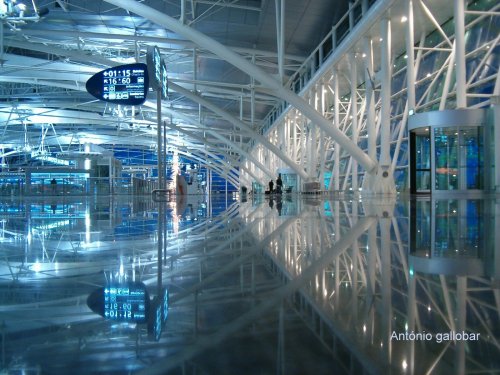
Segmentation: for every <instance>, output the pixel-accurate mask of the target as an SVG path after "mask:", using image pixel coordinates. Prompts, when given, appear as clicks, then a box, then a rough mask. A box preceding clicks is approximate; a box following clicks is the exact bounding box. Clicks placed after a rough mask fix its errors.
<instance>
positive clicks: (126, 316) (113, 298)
mask: <svg viewBox="0 0 500 375" xmlns="http://www.w3.org/2000/svg"><path fill="white" fill-rule="evenodd" d="M146 298H148V297H147V293H146V286H145V285H144V284H142V283H125V284H123V283H122V284H110V285H108V286H106V287H105V288H104V317H105V318H106V319H111V320H118V321H134V322H143V321H146Z"/></svg>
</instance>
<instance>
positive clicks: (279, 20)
mask: <svg viewBox="0 0 500 375" xmlns="http://www.w3.org/2000/svg"><path fill="white" fill-rule="evenodd" d="M275 3H276V35H277V38H276V39H277V44H278V46H277V47H278V75H279V77H280V81H281V82H283V78H284V76H285V73H284V72H285V69H284V65H285V62H284V61H285V0H275Z"/></svg>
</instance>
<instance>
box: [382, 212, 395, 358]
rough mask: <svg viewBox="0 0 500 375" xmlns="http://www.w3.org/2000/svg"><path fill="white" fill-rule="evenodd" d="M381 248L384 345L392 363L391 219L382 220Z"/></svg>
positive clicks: (386, 354) (384, 350)
mask: <svg viewBox="0 0 500 375" xmlns="http://www.w3.org/2000/svg"><path fill="white" fill-rule="evenodd" d="M380 238H381V246H382V248H381V249H380V254H381V256H380V258H381V263H382V264H381V269H380V274H381V284H382V285H381V293H382V343H383V345H384V348H383V353H384V355H385V359H386V361H387V362H388V363H390V362H391V339H390V338H391V333H392V332H391V331H392V301H391V292H392V284H391V219H390V218H383V219H380Z"/></svg>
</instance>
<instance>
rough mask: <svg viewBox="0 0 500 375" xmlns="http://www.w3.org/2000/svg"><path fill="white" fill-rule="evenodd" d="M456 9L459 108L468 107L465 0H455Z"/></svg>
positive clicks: (456, 62) (456, 60) (456, 61)
mask: <svg viewBox="0 0 500 375" xmlns="http://www.w3.org/2000/svg"><path fill="white" fill-rule="evenodd" d="M454 11H455V64H456V80H457V87H456V89H457V108H466V107H467V86H466V84H465V71H466V70H465V0H454ZM450 63H451V62H450Z"/></svg>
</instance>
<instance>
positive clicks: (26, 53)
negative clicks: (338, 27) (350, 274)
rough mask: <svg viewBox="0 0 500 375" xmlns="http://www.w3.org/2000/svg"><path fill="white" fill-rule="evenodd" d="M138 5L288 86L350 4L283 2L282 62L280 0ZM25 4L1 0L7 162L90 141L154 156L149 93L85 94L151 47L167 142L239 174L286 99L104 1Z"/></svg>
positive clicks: (1, 99)
mask: <svg viewBox="0 0 500 375" xmlns="http://www.w3.org/2000/svg"><path fill="white" fill-rule="evenodd" d="M134 3H138V4H139V3H140V4H141V5H144V6H147V7H148V8H151V9H152V10H157V11H159V12H161V13H163V14H165V15H167V16H169V17H172V18H174V19H176V20H179V23H181V22H182V23H183V24H184V25H185V26H189V27H190V28H192V29H194V30H196V31H198V32H201V33H203V34H204V35H206V36H208V37H209V38H211V39H213V40H215V41H217V42H219V43H221V44H222V45H224V46H225V47H228V48H229V49H230V50H231V51H233V52H236V53H237V54H238V55H239V56H241V57H243V58H244V59H245V60H247V61H248V62H251V63H254V64H255V65H256V66H257V67H259V68H261V69H262V70H263V71H264V72H266V73H267V74H269V75H271V76H273V77H275V78H277V79H279V78H278V74H279V73H280V69H279V67H280V66H281V67H282V70H281V73H282V74H283V77H282V79H283V81H285V80H286V79H287V77H290V76H291V75H292V74H293V73H294V72H295V71H296V70H297V69H298V68H299V67H300V65H301V63H302V62H303V61H304V60H305V58H306V57H307V56H308V55H309V54H310V52H311V51H312V50H313V49H314V47H315V46H316V45H317V44H318V43H319V42H320V41H321V39H322V38H323V36H324V35H325V34H326V33H327V32H328V31H329V30H330V29H331V26H332V24H333V23H334V22H335V21H336V19H338V18H339V17H340V16H341V15H342V14H344V13H345V11H346V9H347V4H348V3H347V1H340V2H337V1H321V2H317V1H312V0H308V1H303V0H286V2H285V3H284V10H285V12H284V14H283V19H284V20H285V23H284V33H283V35H284V37H283V38H281V40H282V42H281V43H283V45H284V48H283V53H282V54H281V56H283V60H282V61H281V63H280V61H279V60H280V59H279V56H280V54H278V52H277V51H278V41H279V40H280V38H278V37H277V35H278V33H279V30H280V28H279V27H278V28H277V25H278V26H279V25H280V17H277V16H276V14H277V13H278V15H279V14H280V12H281V9H282V7H281V1H280V0H276V1H274V0H241V1H240V0H234V1H230V0H172V1H166V0H163V1H162V0H147V1H140V2H134ZM20 4H21V3H20V2H18V3H17V4H15V3H12V2H8V4H7V5H6V9H5V10H3V11H0V14H2V16H1V19H2V23H1V25H2V30H1V31H2V33H1V34H0V42H1V46H0V47H1V56H0V58H1V67H0V124H1V125H2V126H1V131H2V136H1V141H0V147H1V149H2V156H3V157H4V156H5V155H11V154H12V153H25V152H30V151H31V150H33V149H34V148H38V149H39V150H40V152H48V153H51V154H52V155H57V154H58V153H59V154H60V153H64V152H67V151H69V150H72V149H81V147H82V145H84V144H85V143H92V144H97V145H101V146H103V147H104V148H108V149H110V148H114V147H121V146H124V147H131V148H134V149H137V148H139V149H144V150H152V151H154V150H155V147H156V134H157V132H156V123H157V117H156V100H155V93H154V92H152V91H150V93H149V95H148V100H147V102H146V103H145V104H144V105H142V106H138V107H125V106H118V105H110V104H109V103H105V102H100V101H98V100H96V99H95V98H93V97H92V96H91V95H90V94H88V93H87V92H86V91H85V82H86V81H87V79H88V78H90V76H91V75H93V74H94V73H96V72H98V71H100V70H103V69H106V68H108V67H110V66H113V65H118V64H127V63H132V62H145V61H146V52H147V49H148V47H149V46H157V47H158V48H159V49H160V51H161V54H162V57H163V59H164V60H165V61H166V63H167V69H168V71H169V82H170V83H169V98H168V100H166V101H163V103H162V106H163V109H162V112H163V119H164V120H166V121H165V122H166V124H167V126H168V127H169V129H170V130H169V132H168V135H167V138H168V144H169V147H178V148H180V149H182V150H184V151H185V152H187V154H188V155H189V154H193V155H194V154H196V155H198V156H202V158H203V157H204V158H206V155H207V153H208V152H211V153H212V154H213V155H219V156H221V155H222V158H223V160H224V161H227V162H228V163H231V165H233V166H235V167H237V166H238V160H239V157H240V155H241V154H242V153H245V152H246V151H248V147H249V146H248V143H249V141H250V140H251V139H252V138H254V136H255V134H256V132H257V131H258V129H259V127H260V122H261V120H262V119H263V118H264V117H265V116H266V114H267V113H269V111H270V110H271V109H272V108H273V107H274V106H275V105H276V104H278V103H279V102H280V101H281V100H280V99H279V98H277V97H276V96H274V95H273V94H272V92H271V91H270V90H268V89H265V88H264V87H263V85H261V83H259V82H257V81H255V80H254V79H252V78H251V77H250V76H249V75H248V74H246V73H243V72H242V71H241V70H239V69H238V68H236V67H235V66H234V65H231V64H230V63H228V62H227V61H224V59H222V58H220V57H218V56H217V55H216V54H215V53H214V51H211V50H208V49H206V48H203V47H200V46H198V45H195V44H194V43H193V42H192V41H190V40H187V39H186V38H184V37H183V36H181V35H179V34H176V33H174V32H172V31H170V30H167V29H165V28H164V27H162V26H158V25H157V24H155V23H154V22H152V21H150V20H149V19H146V18H143V17H141V16H138V15H136V14H134V13H131V12H129V11H127V10H125V9H124V8H122V7H118V6H115V5H112V4H111V2H107V1H96V0H92V1H90V0H89V1H81V0H78V1H77V0H56V1H49V0H32V2H31V3H29V2H26V3H25V4H24V7H22V6H20ZM120 5H121V4H120ZM7 6H8V7H7ZM7 8H8V9H7ZM23 9H24V10H23ZM200 103H201V104H200ZM214 109H215V112H214ZM199 150H203V151H199ZM3 161H4V160H2V162H3Z"/></svg>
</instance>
